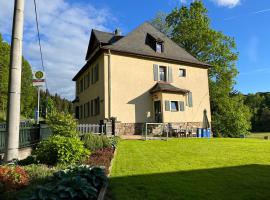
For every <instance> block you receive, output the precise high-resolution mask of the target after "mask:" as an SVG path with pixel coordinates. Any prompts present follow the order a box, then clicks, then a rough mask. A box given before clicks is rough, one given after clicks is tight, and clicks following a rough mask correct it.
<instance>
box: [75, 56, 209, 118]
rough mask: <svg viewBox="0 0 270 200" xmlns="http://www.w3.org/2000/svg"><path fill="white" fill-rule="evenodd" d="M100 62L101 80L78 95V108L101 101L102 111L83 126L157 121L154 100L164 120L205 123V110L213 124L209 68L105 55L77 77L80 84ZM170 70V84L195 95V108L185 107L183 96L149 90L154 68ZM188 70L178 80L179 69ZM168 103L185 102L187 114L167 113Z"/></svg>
mask: <svg viewBox="0 0 270 200" xmlns="http://www.w3.org/2000/svg"><path fill="white" fill-rule="evenodd" d="M96 63H99V79H98V81H97V82H96V83H94V84H90V86H89V87H88V88H87V89H85V90H84V91H83V92H81V93H78V91H76V96H78V99H79V101H78V102H76V103H75V106H80V105H84V104H85V103H87V102H89V101H90V100H91V99H94V98H96V97H99V98H100V112H99V114H98V115H96V116H89V117H82V118H81V119H79V122H80V123H98V122H99V121H100V120H102V119H105V118H110V117H116V118H117V121H119V122H121V123H145V122H155V113H154V101H156V100H160V101H161V113H162V121H163V122H166V123H169V122H171V123H172V122H175V123H178V122H202V121H203V111H204V110H206V111H207V116H208V119H209V121H211V113H210V101H209V84H208V71H207V69H206V68H200V67H193V66H184V65H181V64H177V63H171V62H165V61H158V60H157V59H149V58H143V57H139V56H131V55H124V54H120V53H114V52H110V51H108V52H105V51H104V52H103V53H101V54H100V55H99V56H98V57H97V58H96V59H95V61H93V62H92V64H91V65H90V66H89V67H88V69H87V70H86V71H85V72H84V73H83V74H82V75H81V76H80V77H79V78H78V80H77V82H78V81H80V80H81V79H82V78H83V77H84V75H86V74H87V73H88V71H89V70H91V68H92V67H93V66H95V65H96ZM154 64H156V65H159V66H165V67H171V69H172V74H173V76H172V77H173V79H172V82H171V83H170V84H171V85H173V86H175V87H178V88H181V89H185V90H189V91H191V92H192V95H193V96H192V100H193V106H192V107H189V106H187V105H186V101H187V96H186V94H181V93H168V92H157V93H154V94H150V92H149V90H150V89H151V88H152V87H153V86H154V85H155V84H156V82H157V81H154V73H153V65H154ZM180 68H181V69H185V70H186V76H185V77H179V69H180ZM165 101H184V103H185V104H184V105H185V108H184V111H166V110H165Z"/></svg>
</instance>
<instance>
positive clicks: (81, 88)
mask: <svg viewBox="0 0 270 200" xmlns="http://www.w3.org/2000/svg"><path fill="white" fill-rule="evenodd" d="M82 91H83V78H82V79H81V80H80V92H82Z"/></svg>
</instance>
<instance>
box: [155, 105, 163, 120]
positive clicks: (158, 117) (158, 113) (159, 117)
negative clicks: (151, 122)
mask: <svg viewBox="0 0 270 200" xmlns="http://www.w3.org/2000/svg"><path fill="white" fill-rule="evenodd" d="M154 110H155V122H157V123H161V122H162V113H161V102H160V101H154Z"/></svg>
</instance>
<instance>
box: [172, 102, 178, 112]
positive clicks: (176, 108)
mask: <svg viewBox="0 0 270 200" xmlns="http://www.w3.org/2000/svg"><path fill="white" fill-rule="evenodd" d="M171 111H179V106H178V101H171Z"/></svg>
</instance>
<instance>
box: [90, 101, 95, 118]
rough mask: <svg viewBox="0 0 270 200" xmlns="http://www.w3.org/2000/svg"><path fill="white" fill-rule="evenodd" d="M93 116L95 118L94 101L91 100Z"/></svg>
mask: <svg viewBox="0 0 270 200" xmlns="http://www.w3.org/2000/svg"><path fill="white" fill-rule="evenodd" d="M91 116H94V100H91Z"/></svg>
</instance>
